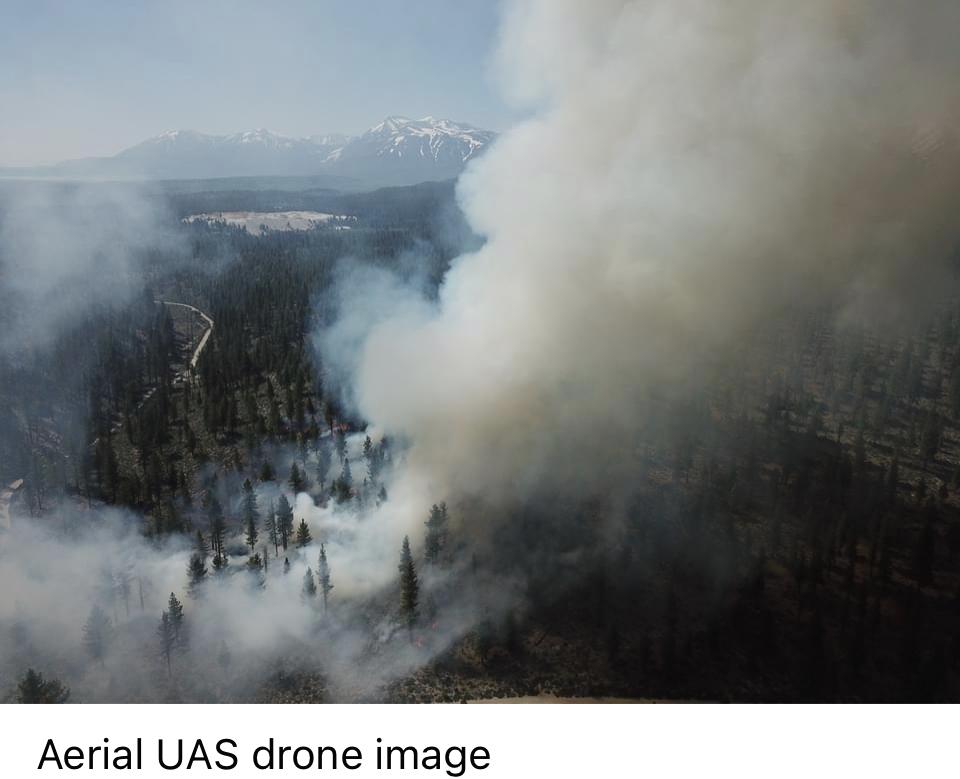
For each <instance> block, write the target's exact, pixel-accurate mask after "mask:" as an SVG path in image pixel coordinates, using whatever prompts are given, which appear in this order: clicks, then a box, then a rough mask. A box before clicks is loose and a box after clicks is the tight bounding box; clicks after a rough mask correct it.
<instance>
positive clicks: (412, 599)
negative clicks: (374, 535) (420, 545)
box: [399, 536, 420, 635]
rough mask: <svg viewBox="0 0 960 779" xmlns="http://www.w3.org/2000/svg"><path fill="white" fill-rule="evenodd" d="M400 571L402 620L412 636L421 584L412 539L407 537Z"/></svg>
mask: <svg viewBox="0 0 960 779" xmlns="http://www.w3.org/2000/svg"><path fill="white" fill-rule="evenodd" d="M399 569H400V619H401V621H402V622H403V624H404V625H406V626H407V629H408V630H409V631H410V633H411V635H412V634H413V628H414V626H415V625H416V624H417V618H418V617H419V611H418V601H419V598H420V584H419V582H418V580H417V569H416V567H415V566H414V564H413V555H412V554H411V552H410V539H409V538H408V537H407V536H404V537H403V546H402V547H401V548H400V565H399Z"/></svg>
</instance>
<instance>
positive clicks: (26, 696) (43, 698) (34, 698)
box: [17, 668, 70, 703]
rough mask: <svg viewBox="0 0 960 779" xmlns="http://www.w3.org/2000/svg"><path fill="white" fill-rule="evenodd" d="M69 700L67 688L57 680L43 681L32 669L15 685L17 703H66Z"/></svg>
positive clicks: (68, 689) (41, 676)
mask: <svg viewBox="0 0 960 779" xmlns="http://www.w3.org/2000/svg"><path fill="white" fill-rule="evenodd" d="M69 698H70V688H69V687H65V686H64V685H63V684H62V683H61V682H60V680H59V679H44V678H43V674H42V673H38V672H37V671H34V670H33V669H32V668H28V669H27V672H26V674H24V676H23V678H22V679H21V680H20V681H19V682H18V683H17V703H66V702H67V700H68V699H69Z"/></svg>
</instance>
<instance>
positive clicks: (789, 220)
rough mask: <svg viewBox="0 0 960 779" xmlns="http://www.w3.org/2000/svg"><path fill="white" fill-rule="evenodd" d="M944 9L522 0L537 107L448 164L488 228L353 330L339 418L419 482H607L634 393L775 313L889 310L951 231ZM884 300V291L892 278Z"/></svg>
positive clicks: (518, 35)
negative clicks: (408, 298)
mask: <svg viewBox="0 0 960 779" xmlns="http://www.w3.org/2000/svg"><path fill="white" fill-rule="evenodd" d="M958 23H960V7H958V6H957V4H956V3H954V2H951V1H950V0H933V1H932V2H926V3H922V4H920V5H918V4H916V3H911V2H907V1H906V0H881V1H880V2H867V1H866V0H864V1H862V2H848V3H842V4H838V3H836V2H833V0H812V2H805V3H799V4H798V3H794V2H787V0H774V1H773V2H770V0H762V1H761V0H734V2H726V3H715V2H707V1H706V0H703V1H699V0H688V1H684V2H676V1H675V0H646V1H643V2H640V1H638V2H624V1H623V0H601V1H600V2H595V3H582V2H578V0H538V1H535V2H529V3H527V2H524V3H510V4H508V5H507V10H506V15H505V22H504V26H503V32H502V41H501V50H500V57H499V61H500V64H501V66H502V72H503V74H504V81H505V82H506V84H507V87H508V89H509V91H510V92H511V94H512V95H513V96H514V97H515V98H516V99H518V100H519V101H521V102H522V103H524V104H526V105H528V106H532V107H533V109H534V113H535V116H534V118H532V119H531V120H529V121H526V122H524V123H522V124H520V125H519V126H517V127H516V128H515V129H513V130H511V131H510V132H508V133H507V134H505V135H504V136H503V137H501V138H500V139H499V140H498V141H497V143H496V145H495V147H494V148H493V149H492V150H491V151H490V152H489V153H488V154H486V155H485V156H484V157H483V158H481V159H480V160H478V161H477V162H476V163H475V164H474V165H473V166H472V167H471V168H470V169H469V170H468V171H467V173H466V174H465V175H464V177H463V178H462V179H461V183H460V187H459V195H460V198H461V201H462V205H463V207H464V209H465V212H466V214H467V217H468V219H469V221H470V222H471V224H472V226H473V228H474V229H475V230H476V231H477V232H478V233H480V234H481V235H483V236H485V237H486V244H485V245H484V247H483V248H482V249H480V250H479V251H477V252H476V253H473V254H468V255H465V256H462V257H461V258H459V259H458V260H457V261H455V262H454V264H453V267H452V269H451V270H450V272H449V274H448V275H447V277H446V279H445V281H444V283H443V286H442V289H441V291H440V296H439V303H438V305H437V306H436V308H435V309H433V310H431V311H430V312H429V313H428V314H424V313H423V310H422V309H417V308H416V307H413V306H411V305H410V304H408V303H405V304H404V305H403V306H402V307H401V308H399V309H398V310H396V311H395V313H394V315H393V316H389V317H386V318H384V317H383V316H382V315H381V316H380V318H379V320H378V321H376V322H375V323H374V324H373V326H372V327H371V328H370V332H369V335H368V337H367V339H366V341H365V345H364V348H363V352H362V356H361V357H360V359H359V360H358V361H357V366H356V370H355V373H354V376H355V387H354V394H355V398H356V400H357V404H358V407H359V410H360V413H361V414H362V415H363V416H364V417H365V418H367V419H370V420H372V421H373V422H374V423H375V424H376V425H378V426H379V427H381V428H382V429H383V430H385V431H386V432H387V433H388V434H390V435H393V436H398V437H400V438H403V439H406V440H408V441H410V442H411V449H410V454H409V464H410V467H411V470H412V471H413V472H416V473H417V474H418V478H419V479H421V480H422V481H424V482H425V483H427V484H428V485H429V491H431V492H432V493H433V494H434V495H435V496H447V497H448V498H450V497H453V496H455V495H470V494H481V495H483V496H484V498H485V499H486V500H488V501H494V502H496V501H498V500H502V501H504V502H505V503H506V502H509V501H515V500H517V499H518V498H520V499H522V498H523V497H528V496H529V495H530V494H531V493H532V492H533V491H534V490H547V489H548V490H551V491H554V492H555V491H557V490H562V489H567V490H570V491H571V494H576V493H577V492H580V493H581V494H582V493H583V491H584V490H587V491H591V492H592V491H594V490H596V489H599V488H611V487H616V486H617V485H618V484H623V483H626V481H628V480H629V479H631V478H635V474H632V473H630V472H629V471H625V470H623V469H622V468H621V466H620V463H619V461H620V457H619V453H620V452H621V451H623V449H624V448H625V447H629V442H630V440H631V436H632V435H634V434H635V433H636V430H637V427H638V425H639V424H640V420H641V419H642V416H643V413H644V412H643V400H644V393H645V391H646V390H649V388H651V387H652V386H653V385H654V384H656V383H658V382H663V381H673V380H677V379H682V378H683V377H684V376H687V375H688V374H689V371H690V370H691V368H692V367H693V366H695V365H696V364H697V363H698V361H700V360H701V359H702V358H703V356H704V355H705V354H710V353H712V354H713V355H714V356H715V357H717V356H719V357H721V358H722V349H723V347H724V346H725V345H727V344H730V343H731V342H734V341H735V340H736V339H735V336H737V335H738V334H742V333H743V332H744V330H745V329H747V328H755V327H757V326H758V325H759V323H761V322H763V321H765V319H766V317H768V316H770V315H774V314H776V313H777V311H778V310H780V309H781V307H782V306H784V305H785V304H787V303H793V302H795V301H797V300H801V301H802V300H804V299H809V300H811V301H813V300H817V301H823V300H828V301H832V302H833V303H834V304H836V305H840V306H843V305H846V306H853V305H855V304H857V305H876V304H877V303H878V302H881V301H882V302H885V303H887V304H889V303H890V302H891V301H893V302H899V301H902V299H903V296H904V295H905V294H906V292H907V291H908V290H913V289H915V288H917V287H918V286H919V284H920V283H921V282H929V281H931V280H932V279H933V278H935V277H936V270H937V268H938V267H939V265H938V263H940V262H941V261H942V260H943V259H944V258H945V257H946V256H947V255H948V253H949V250H950V249H951V248H952V247H953V245H954V243H953V242H954V239H955V238H956V235H955V230H954V228H953V223H954V222H955V213H956V207H957V205H958V192H957V182H958V181H960V177H958V173H960V145H958V142H957V136H956V133H955V128H956V127H958V126H960V123H958V119H960V116H958V113H960V94H958V91H957V87H956V85H957V83H958V77H960V49H958V48H957V47H956V45H955V41H954V40H953V34H952V33H953V31H955V30H956V29H957V25H958ZM891 293H892V294H891Z"/></svg>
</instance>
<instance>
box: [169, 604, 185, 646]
mask: <svg viewBox="0 0 960 779" xmlns="http://www.w3.org/2000/svg"><path fill="white" fill-rule="evenodd" d="M167 612H168V613H169V615H170V626H171V627H172V628H173V635H174V638H175V639H176V646H177V647H182V646H185V645H186V643H187V631H186V624H185V623H184V619H183V604H182V603H181V602H180V601H179V600H177V596H176V595H174V594H173V593H172V592H171V593H170V597H169V598H168V599H167Z"/></svg>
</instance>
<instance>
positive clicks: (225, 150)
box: [3, 116, 496, 186]
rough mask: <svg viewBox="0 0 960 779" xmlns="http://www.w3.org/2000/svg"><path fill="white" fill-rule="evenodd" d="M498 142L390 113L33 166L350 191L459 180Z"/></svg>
mask: <svg viewBox="0 0 960 779" xmlns="http://www.w3.org/2000/svg"><path fill="white" fill-rule="evenodd" d="M495 137H496V134H495V133H493V132H490V131H488V130H481V129H478V128H476V127H471V126H470V125H466V124H461V123H457V122H451V121H449V120H447V119H434V118H433V117H430V116H427V117H424V118H423V119H407V118H405V117H400V116H391V117H388V118H387V119H384V120H383V121H382V122H380V123H379V124H377V125H375V126H373V127H371V128H370V129H369V130H367V131H366V132H365V133H363V134H361V135H357V136H354V137H347V136H343V135H313V136H310V137H308V138H291V137H288V136H284V135H279V134H277V133H273V132H270V131H269V130H264V129H256V130H247V131H245V132H240V133H235V134H233V135H208V134H205V133H200V132H196V131H193V130H171V131H167V132H164V133H161V134H160V135H157V136H155V137H153V138H149V139H147V140H146V141H143V142H142V143H139V144H137V145H136V146H132V147H130V148H128V149H124V150H123V151H121V152H120V153H119V154H116V155H114V156H113V157H104V158H88V159H82V160H71V161H68V162H62V163H59V164H58V165H52V166H49V167H48V168H44V169H41V170H40V171H39V172H38V169H33V170H32V171H31V172H30V175H55V176H75V177H80V178H123V179H136V178H142V179H207V178H226V177H233V176H317V175H324V174H326V175H330V176H335V177H338V180H343V181H345V182H347V181H349V183H350V185H351V186H386V185H400V184H415V183H419V182H421V181H439V180H443V179H449V178H454V177H456V176H457V175H459V174H460V172H461V171H462V170H463V167H464V165H466V163H467V162H468V161H469V160H470V159H472V158H473V157H475V156H477V155H478V154H480V153H481V152H482V151H483V150H484V149H485V148H486V147H487V146H488V145H489V144H490V143H491V142H492V141H493V140H494V138H495ZM3 173H6V174H7V175H10V173H11V171H10V169H8V170H7V171H3Z"/></svg>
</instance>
